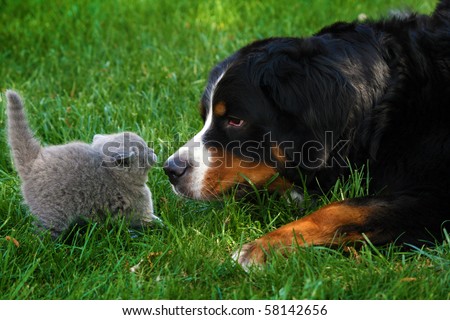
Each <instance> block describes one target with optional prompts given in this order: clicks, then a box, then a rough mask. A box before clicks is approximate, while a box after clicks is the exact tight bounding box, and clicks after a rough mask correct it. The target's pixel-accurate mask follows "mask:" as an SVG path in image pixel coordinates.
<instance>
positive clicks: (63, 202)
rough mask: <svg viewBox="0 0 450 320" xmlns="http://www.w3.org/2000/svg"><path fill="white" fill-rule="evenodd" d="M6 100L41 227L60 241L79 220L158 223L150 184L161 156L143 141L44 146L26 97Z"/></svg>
mask: <svg viewBox="0 0 450 320" xmlns="http://www.w3.org/2000/svg"><path fill="white" fill-rule="evenodd" d="M6 97H7V100H8V106H7V114H8V140H9V144H10V146H11V150H12V154H13V160H14V164H15V167H16V169H17V172H18V173H19V176H20V178H21V180H22V193H23V196H24V198H25V202H26V204H27V205H28V206H29V208H30V210H31V212H32V213H33V214H34V215H35V216H36V217H37V220H38V225H39V226H40V227H42V228H45V229H48V230H50V232H51V234H52V236H53V237H57V236H58V235H60V234H61V233H62V232H63V231H65V230H66V229H67V228H68V227H69V226H70V225H71V224H72V223H73V222H74V221H77V220H79V218H83V219H89V220H96V221H98V220H101V219H103V218H105V216H106V214H111V215H112V216H116V215H119V214H120V215H124V216H125V217H127V219H129V221H130V223H131V224H132V226H141V225H142V224H147V223H149V222H151V221H152V220H155V219H157V217H156V216H154V215H153V203H152V196H151V193H150V189H149V188H148V187H147V185H146V182H147V179H148V177H147V173H148V171H149V169H150V167H151V165H152V164H153V163H154V162H155V161H156V156H155V154H154V153H153V150H152V149H150V148H148V147H147V144H146V143H145V141H144V140H143V139H142V138H141V137H139V136H138V135H136V134H134V133H130V132H125V133H118V134H112V135H96V136H94V140H93V142H92V144H91V145H89V144H86V143H82V142H72V143H69V144H66V145H58V146H49V147H43V146H41V144H40V143H39V141H38V140H37V139H36V138H34V135H33V133H32V131H31V130H30V128H29V125H28V123H27V120H26V116H25V112H24V107H23V103H22V101H21V98H20V96H19V95H18V94H17V93H15V92H14V91H10V90H9V91H7V92H6Z"/></svg>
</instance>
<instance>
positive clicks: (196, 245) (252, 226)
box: [0, 0, 450, 299]
mask: <svg viewBox="0 0 450 320" xmlns="http://www.w3.org/2000/svg"><path fill="white" fill-rule="evenodd" d="M400 3H402V4H400ZM434 5H435V1H423V0H405V1H400V0H398V1H386V0H371V1H358V2H355V1H344V0H339V1H333V2H331V1H325V0H314V1H306V0H303V1H297V0H292V1H238V0H230V1H197V2H196V1H187V0H183V1H182V0H180V1H144V0H142V1H137V0H136V1H125V0H116V1H101V0H85V1H84V0H81V1H39V0H27V1H13V0H11V1H8V0H0V23H1V28H0V89H1V91H2V92H4V90H6V89H7V88H14V89H16V90H19V91H20V92H21V93H22V94H23V96H24V98H25V101H26V104H27V110H28V113H29V116H30V121H31V124H32V126H33V128H34V129H35V130H36V133H37V135H38V136H39V137H40V138H41V139H42V141H44V142H45V143H46V144H60V143H64V142H67V141H71V140H82V141H90V140H91V139H92V136H93V135H94V134H95V133H102V132H104V133H107V132H117V131H122V130H132V131H135V132H137V133H139V134H140V135H142V136H143V137H145V139H146V140H147V141H149V142H151V144H152V145H153V147H154V148H155V150H156V152H157V153H158V155H159V165H158V166H157V167H155V168H154V169H153V170H152V171H151V172H150V181H149V186H150V187H151V189H152V191H153V195H154V201H155V206H156V210H157V214H158V215H159V216H160V217H161V218H162V219H163V221H164V227H156V228H154V229H152V230H146V231H145V232H142V233H137V232H134V233H130V232H129V231H128V228H127V226H126V225H125V224H124V223H123V222H121V221H118V222H111V223H108V224H106V225H96V224H91V225H89V226H88V229H87V230H86V231H85V233H83V234H78V235H77V236H76V237H75V239H74V240H73V242H71V243H68V244H64V243H61V242H54V241H52V240H51V239H50V238H49V237H43V238H41V237H38V236H36V234H35V233H34V229H33V227H32V219H31V217H30V216H29V212H28V211H27V209H26V207H25V206H24V205H23V204H22V197H21V195H20V182H19V179H18V177H17V174H16V173H15V171H14V170H13V168H12V165H11V160H10V156H9V151H8V147H7V144H6V138H5V131H4V129H5V114H4V96H3V95H2V96H1V98H2V99H3V101H2V102H1V103H0V105H1V107H2V109H1V110H2V111H1V112H0V149H1V150H3V152H2V154H1V155H0V181H1V182H0V298H2V299H294V298H295V299H304V298H306V299H449V298H450V247H449V242H450V241H449V240H450V239H448V238H447V241H446V242H444V244H442V245H439V246H437V247H435V248H433V249H423V250H412V251H410V252H402V251H401V250H400V249H398V248H394V247H388V248H381V249H380V248H373V247H371V246H370V245H367V246H365V247H363V248H362V250H361V251H359V252H353V253H352V252H350V253H348V252H346V251H345V250H344V249H342V250H330V249H327V248H323V247H312V248H304V249H301V250H299V251H298V252H296V253H294V254H292V256H290V258H289V259H287V260H286V259H284V258H281V257H274V258H273V259H272V260H271V263H270V264H269V265H268V266H267V267H266V268H264V269H263V270H252V271H250V272H249V273H246V272H244V271H243V270H242V269H241V268H240V267H238V266H236V265H235V264H234V263H233V262H232V261H231V260H230V258H229V256H230V253H231V252H232V251H233V250H234V249H236V248H238V247H239V245H240V244H241V243H243V242H247V241H250V240H252V239H254V238H256V237H259V236H261V235H263V234H264V233H266V232H268V231H270V230H273V229H274V228H276V227H278V226H280V225H282V224H284V223H287V222H289V221H292V220H293V219H296V218H298V217H299V216H301V213H299V212H298V211H297V210H295V209H294V208H292V206H290V205H289V204H288V203H287V201H286V200H278V199H275V198H273V197H271V196H269V195H267V194H265V193H262V194H260V197H259V201H257V202H256V203H247V202H244V201H238V200H234V199H232V198H226V199H224V200H223V201H222V202H195V201H189V200H184V199H180V198H177V197H176V196H175V195H174V194H173V193H172V191H171V188H170V185H169V183H168V181H167V179H166V177H165V176H164V174H163V172H162V169H161V164H162V162H163V161H164V160H165V159H166V158H167V156H168V155H169V154H171V152H173V151H174V150H175V149H176V148H177V147H179V146H180V145H182V143H183V141H186V140H188V139H189V138H190V137H191V136H192V135H193V134H194V133H195V132H196V131H198V130H199V129H200V128H201V119H200V117H199V116H198V112H197V106H198V100H199V97H200V95H201V92H202V89H203V86H204V84H205V81H206V77H207V75H208V71H209V69H210V68H211V67H212V66H213V65H214V64H215V63H216V62H218V61H219V60H220V59H223V58H225V57H226V56H227V55H229V54H231V53H232V52H233V51H234V50H236V49H238V48H239V47H240V46H242V45H244V44H246V43H248V42H250V41H252V40H255V39H260V38H263V37H268V36H283V35H286V36H288V35H289V36H307V35H310V34H312V33H313V32H314V31H316V30H318V29H319V28H320V27H321V26H324V25H326V24H329V23H332V22H335V21H338V20H353V19H355V18H356V17H357V16H358V14H360V13H362V12H363V13H365V14H367V15H368V16H369V17H379V16H381V15H383V14H385V13H387V12H388V11H389V9H391V8H405V7H409V8H411V9H414V10H418V11H420V12H423V13H429V12H431V11H432V9H433V7H434ZM364 179H365V177H364V173H361V171H359V172H358V171H356V172H354V174H353V176H352V177H350V179H349V180H348V181H340V182H339V183H338V184H337V185H336V187H335V188H334V189H333V190H331V191H329V192H328V191H327V190H325V192H326V195H324V197H323V198H322V199H321V200H320V201H319V203H317V204H312V203H310V206H309V208H308V212H309V211H311V210H313V209H314V207H317V206H318V205H321V204H323V203H327V202H329V201H333V200H336V199H340V198H342V197H345V196H350V195H356V196H358V195H363V194H364V193H365V189H364V184H361V183H360V182H361V181H364ZM6 237H12V238H14V239H16V240H17V241H18V242H19V244H20V245H19V246H18V247H17V246H16V245H15V244H14V243H13V242H12V241H8V240H7V238H6ZM140 261H142V262H141V263H140V266H141V267H140V269H138V270H137V271H136V272H130V268H131V267H132V266H135V265H137V264H138V263H139V262H140Z"/></svg>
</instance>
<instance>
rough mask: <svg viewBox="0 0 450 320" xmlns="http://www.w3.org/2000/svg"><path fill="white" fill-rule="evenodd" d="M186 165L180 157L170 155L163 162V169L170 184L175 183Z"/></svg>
mask: <svg viewBox="0 0 450 320" xmlns="http://www.w3.org/2000/svg"><path fill="white" fill-rule="evenodd" d="M187 167H188V163H187V161H185V160H182V159H181V158H180V157H176V156H175V157H170V158H169V159H167V161H166V162H165V163H164V166H163V169H164V172H165V173H166V174H167V176H168V177H169V180H170V182H171V183H172V184H175V183H176V182H177V180H178V178H180V177H181V176H182V175H183V174H184V173H185V172H186V169H187Z"/></svg>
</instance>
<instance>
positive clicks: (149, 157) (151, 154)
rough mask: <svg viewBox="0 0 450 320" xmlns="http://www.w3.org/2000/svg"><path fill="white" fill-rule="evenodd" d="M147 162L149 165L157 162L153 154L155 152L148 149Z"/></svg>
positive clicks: (156, 157)
mask: <svg viewBox="0 0 450 320" xmlns="http://www.w3.org/2000/svg"><path fill="white" fill-rule="evenodd" d="M148 162H149V163H150V165H154V164H155V163H156V162H158V156H157V155H156V154H155V150H153V149H151V148H148Z"/></svg>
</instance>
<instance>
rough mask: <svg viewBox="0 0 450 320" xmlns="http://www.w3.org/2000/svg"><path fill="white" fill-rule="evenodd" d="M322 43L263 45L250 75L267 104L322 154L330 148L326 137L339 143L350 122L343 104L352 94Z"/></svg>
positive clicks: (314, 39) (311, 40)
mask: <svg viewBox="0 0 450 320" xmlns="http://www.w3.org/2000/svg"><path fill="white" fill-rule="evenodd" d="M325 41H326V40H323V39H321V38H318V37H312V38H308V39H303V40H298V39H291V40H290V41H285V42H283V43H281V44H280V43H274V44H273V48H271V47H270V45H268V47H267V48H266V50H264V51H262V52H261V53H259V54H258V55H255V56H254V61H253V63H254V68H253V70H254V71H253V72H254V73H253V74H254V77H257V78H254V81H257V82H258V84H257V85H259V86H260V88H261V89H262V90H263V92H264V94H265V95H266V96H267V97H268V98H269V99H270V100H272V102H273V104H274V105H276V106H277V107H278V108H279V109H280V111H281V112H282V113H284V114H286V115H287V116H288V117H290V118H296V119H297V123H298V124H299V126H302V129H303V130H305V129H306V130H307V131H308V132H310V133H311V134H312V137H313V138H314V139H316V140H317V142H319V143H321V144H322V145H323V146H324V147H325V149H327V144H328V145H332V144H334V141H327V138H328V140H329V137H330V136H331V135H330V134H329V132H332V136H333V139H339V138H340V136H341V135H342V133H343V131H344V130H345V128H346V124H347V123H348V121H349V120H351V119H349V118H351V115H350V110H351V107H352V106H349V104H351V101H354V99H352V96H354V95H355V94H356V93H355V89H354V87H353V86H352V83H351V81H349V79H347V78H346V76H345V75H344V73H343V72H342V70H341V69H340V68H341V67H342V66H341V65H340V61H338V59H336V57H337V56H336V55H335V54H333V52H330V51H329V49H328V48H327V46H326V44H325ZM327 132H328V133H327ZM324 157H325V158H326V157H327V155H324Z"/></svg>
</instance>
